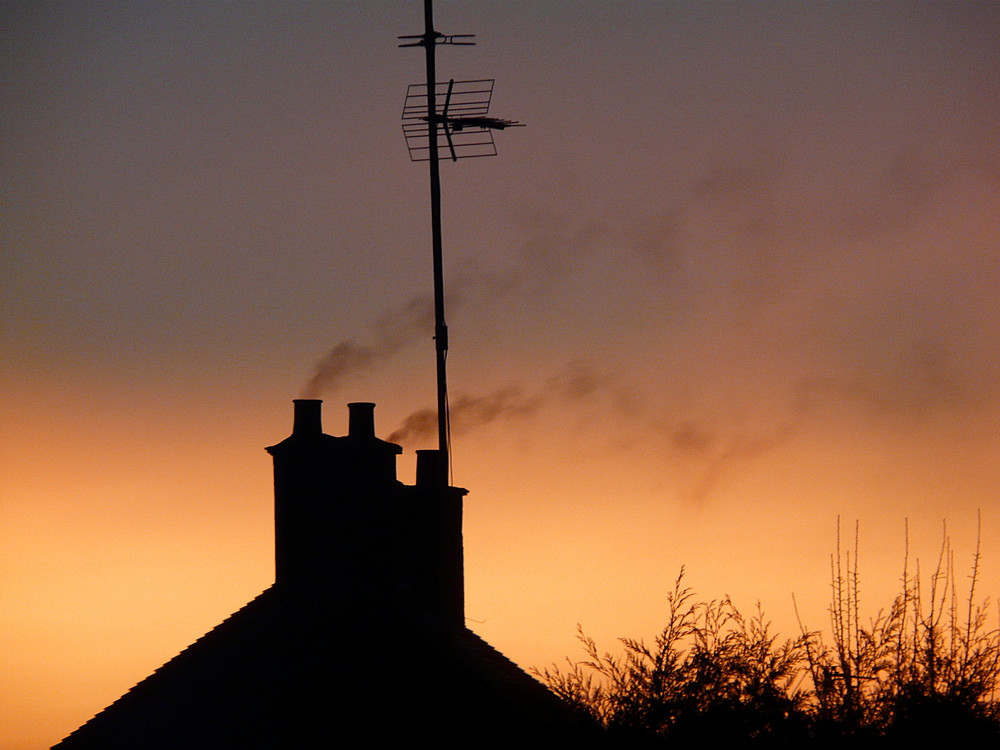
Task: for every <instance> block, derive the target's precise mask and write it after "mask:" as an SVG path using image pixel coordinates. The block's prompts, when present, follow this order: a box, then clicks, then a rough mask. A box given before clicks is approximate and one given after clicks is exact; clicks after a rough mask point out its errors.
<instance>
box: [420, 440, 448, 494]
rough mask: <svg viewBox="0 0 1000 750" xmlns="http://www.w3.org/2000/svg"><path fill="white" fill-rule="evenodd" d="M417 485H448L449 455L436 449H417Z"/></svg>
mask: <svg viewBox="0 0 1000 750" xmlns="http://www.w3.org/2000/svg"><path fill="white" fill-rule="evenodd" d="M417 486H418V487H447V486H448V464H447V457H446V455H445V454H444V453H442V452H441V451H439V450H437V449H436V448H435V449H427V450H419V451H417Z"/></svg>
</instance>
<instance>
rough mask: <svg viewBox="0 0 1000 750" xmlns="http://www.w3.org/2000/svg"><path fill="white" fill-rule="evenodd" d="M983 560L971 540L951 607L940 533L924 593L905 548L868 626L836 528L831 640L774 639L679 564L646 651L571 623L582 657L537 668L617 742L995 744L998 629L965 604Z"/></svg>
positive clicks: (949, 564) (999, 710) (951, 586)
mask: <svg viewBox="0 0 1000 750" xmlns="http://www.w3.org/2000/svg"><path fill="white" fill-rule="evenodd" d="M845 558H846V561H845ZM979 560H980V555H979V545H978V543H977V547H976V554H975V557H974V560H973V567H972V575H971V584H970V588H969V593H968V597H967V599H964V600H963V612H962V613H961V614H960V613H959V606H958V597H957V595H956V590H955V583H954V558H953V555H952V552H951V547H950V543H949V541H948V538H947V535H945V539H944V542H943V544H942V549H941V554H940V556H939V559H938V564H937V567H936V568H935V571H934V574H933V576H932V578H931V581H930V586H929V595H928V596H927V598H926V599H925V598H923V597H922V595H921V591H922V588H921V581H920V572H919V563H918V564H917V571H916V573H915V574H913V575H910V573H909V570H908V566H909V554H908V553H907V561H906V565H905V566H904V572H903V578H902V584H903V590H902V592H901V593H900V594H899V595H898V596H897V597H896V599H895V600H894V601H893V603H892V606H891V607H890V608H889V610H888V612H887V613H883V612H879V613H878V615H876V617H875V618H874V619H873V620H872V621H871V622H870V624H869V625H868V626H867V627H864V626H862V625H861V623H860V618H859V609H860V607H859V596H858V570H857V534H856V533H855V545H854V555H853V560H852V557H851V554H850V552H848V553H846V554H845V553H843V552H842V550H841V543H840V531H839V524H838V533H837V552H836V554H835V555H833V556H832V557H831V586H832V592H833V601H832V603H831V606H830V614H831V629H830V637H831V641H832V643H831V644H830V645H827V644H826V643H825V642H824V640H823V636H822V635H821V634H820V633H819V632H816V631H809V630H807V629H806V628H804V627H802V628H801V631H802V632H801V635H800V636H799V637H798V638H796V639H787V640H779V639H778V637H777V636H776V635H774V634H772V633H771V631H770V624H769V623H768V622H767V621H766V620H765V619H764V616H763V614H762V612H761V611H760V606H759V605H758V608H757V612H756V614H755V615H754V616H753V617H752V618H749V619H747V618H745V617H743V615H741V614H740V612H739V611H738V610H737V609H736V607H735V606H734V605H733V603H732V602H731V601H730V600H729V598H728V597H727V598H724V599H721V600H712V601H709V602H702V601H697V600H696V599H695V596H694V594H693V592H692V591H691V589H690V588H687V587H685V586H683V584H682V579H683V575H684V571H683V569H682V570H681V573H680V575H678V577H677V579H676V581H675V583H674V588H673V590H672V591H671V592H670V594H669V595H668V596H667V604H668V615H667V624H666V625H665V627H664V628H663V630H662V631H661V632H660V634H659V635H657V636H656V638H655V640H654V642H653V644H652V645H649V644H646V643H645V642H643V641H642V640H634V639H630V638H621V639H620V643H621V645H622V646H623V648H624V650H623V652H622V653H621V654H620V655H618V656H616V655H613V654H611V653H608V652H605V653H601V652H600V651H599V649H598V647H597V644H596V643H595V642H594V640H593V639H591V638H589V637H588V636H586V635H585V634H584V632H583V630H582V628H581V629H579V632H578V638H579V640H580V642H581V644H582V646H583V649H584V651H585V653H586V659H585V660H583V661H572V660H570V659H567V665H568V666H567V667H566V668H564V669H560V668H559V667H558V666H555V665H553V666H552V667H550V668H546V669H541V670H539V669H535V670H533V671H534V673H535V674H536V675H537V676H538V677H539V678H540V679H541V680H542V681H543V682H544V683H545V684H546V685H548V687H549V688H550V689H551V690H552V691H553V692H555V693H556V694H557V695H559V696H561V697H562V698H563V699H565V700H566V701H568V702H569V703H570V704H571V705H573V706H575V707H576V708H577V709H579V710H580V711H582V712H585V713H587V714H588V715H590V716H591V717H593V718H594V719H596V720H597V721H599V722H600V723H601V724H603V725H604V726H605V727H607V728H608V730H609V731H610V732H611V733H612V735H614V736H615V737H617V738H618V739H619V740H632V741H634V742H636V743H648V744H651V745H656V744H659V743H660V742H669V744H670V746H671V747H687V746H691V747H693V746H695V745H696V744H697V745H699V746H700V745H703V744H704V743H705V742H706V741H707V740H711V741H713V742H726V741H727V740H731V741H738V742H740V743H742V744H744V745H747V744H749V745H750V746H761V747H765V746H766V747H786V746H792V745H801V744H802V743H804V742H807V743H810V744H811V746H817V745H834V744H839V743H840V742H843V741H850V743H851V744H852V745H853V746H858V745H865V744H874V742H876V741H882V742H884V740H886V739H894V740H899V741H902V742H910V743H916V744H917V745H918V746H923V745H924V744H926V743H928V742H931V741H937V740H944V739H947V738H952V739H954V738H955V737H956V736H962V737H963V738H965V737H969V738H971V739H977V740H983V741H995V740H998V739H1000V700H998V695H997V688H998V685H1000V631H998V630H997V629H988V628H987V626H986V606H985V604H984V605H977V604H975V593H976V592H975V589H976V582H977V580H978V576H979Z"/></svg>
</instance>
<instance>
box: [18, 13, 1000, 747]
mask: <svg viewBox="0 0 1000 750" xmlns="http://www.w3.org/2000/svg"><path fill="white" fill-rule="evenodd" d="M435 20H436V26H437V29H438V30H439V31H441V32H443V33H445V34H466V33H468V34H475V35H476V42H477V45H476V46H474V47H440V48H439V49H438V72H439V76H440V78H441V79H443V80H446V79H447V78H449V77H453V78H456V79H477V78H495V79H496V88H495V94H494V98H493V106H492V109H491V113H492V114H495V115H497V116H500V117H505V118H509V119H516V120H520V121H522V122H525V123H527V127H525V128H519V129H512V130H507V131H504V132H502V133H498V134H497V136H496V138H497V146H498V150H499V152H500V154H499V156H498V157H496V158H490V159H470V160H466V161H460V162H458V163H451V162H447V163H444V164H443V165H442V184H443V191H444V198H443V206H444V255H445V277H446V286H447V293H448V322H449V327H450V334H451V335H450V338H451V351H450V355H449V384H450V391H451V395H452V408H453V442H454V449H453V459H454V478H455V483H456V484H457V485H459V486H463V487H466V488H468V489H469V495H468V498H467V501H466V506H465V507H466V509H465V550H466V586H467V602H466V614H467V616H468V624H469V626H470V627H471V628H472V629H473V630H475V631H476V632H477V633H479V634H480V635H482V636H483V637H484V638H486V640H488V641H489V642H490V643H491V644H493V645H494V646H496V647H497V648H498V649H500V650H501V651H503V652H504V653H505V654H507V655H508V656H510V657H511V658H512V659H514V660H515V661H517V662H518V663H519V664H521V665H522V666H523V667H525V668H528V667H531V666H533V665H536V666H544V665H547V664H549V663H551V662H553V661H559V660H562V659H563V657H564V656H567V655H572V656H576V655H577V654H578V649H577V646H576V643H575V640H574V633H575V628H576V624H577V623H581V624H582V625H583V627H584V629H585V630H586V631H587V632H588V633H589V634H590V635H592V636H594V637H596V638H597V640H598V642H599V643H600V644H602V645H605V646H607V647H609V648H610V647H613V646H614V638H615V637H617V636H620V635H629V636H636V637H638V636H644V637H647V638H648V637H651V636H652V635H653V634H654V633H655V632H656V631H657V630H658V629H659V627H660V626H661V625H662V624H663V623H664V613H665V603H666V594H667V592H668V591H669V590H670V589H671V588H672V585H673V580H674V578H675V577H676V576H677V574H678V572H679V571H680V569H681V566H685V570H686V573H685V580H686V581H687V583H688V584H689V585H690V586H692V587H693V588H694V589H695V590H696V591H697V592H698V593H699V594H701V595H702V596H704V597H706V598H712V597H720V596H722V595H725V594H730V595H731V596H732V597H733V599H734V601H735V603H736V604H737V606H739V607H740V608H741V609H746V610H752V609H753V608H754V605H755V602H756V601H757V600H758V599H759V600H760V602H761V605H762V607H763V608H764V610H765V612H766V613H767V614H769V615H770V617H771V619H773V621H774V624H775V627H776V629H777V630H778V631H779V632H780V633H781V634H783V635H786V636H794V635H795V634H796V632H795V631H796V628H797V624H796V618H795V612H794V609H793V603H792V594H793V593H794V594H795V597H796V599H797V601H798V609H799V613H800V615H801V616H802V619H803V620H804V622H805V624H806V625H807V626H809V627H811V628H821V627H825V626H826V625H827V622H828V614H827V606H828V600H829V577H830V555H831V553H832V552H834V550H835V548H836V533H837V523H838V517H839V518H840V519H841V520H840V523H841V527H842V537H843V538H844V540H846V541H847V542H849V544H850V545H853V534H854V524H855V521H857V522H858V524H859V527H860V542H859V549H860V570H859V572H860V577H861V597H862V616H863V618H868V617H871V616H873V615H874V614H875V613H876V611H877V610H878V609H879V608H883V607H887V606H888V605H889V603H890V601H891V597H892V596H893V594H894V593H895V592H896V590H897V586H898V582H899V578H900V575H901V573H902V569H903V563H904V550H905V545H906V525H907V519H908V524H909V548H910V554H911V572H912V571H913V560H914V558H917V557H919V558H920V561H921V568H920V570H921V572H922V574H923V575H924V576H925V578H929V576H930V572H931V571H932V570H933V567H934V564H935V563H936V561H937V555H938V550H939V546H940V542H941V538H942V524H943V523H944V522H945V521H947V530H948V534H949V536H950V537H951V541H952V548H953V550H954V552H955V565H956V581H957V582H958V584H959V587H960V589H961V590H962V591H964V590H966V588H965V587H966V586H967V584H968V578H967V575H968V572H969V570H970V567H971V562H972V556H973V553H974V551H975V540H976V528H977V521H976V518H977V510H981V513H982V554H983V560H982V575H981V580H980V581H979V589H978V592H977V597H978V598H986V597H991V598H993V602H992V603H991V605H990V607H991V609H990V612H991V617H992V618H993V619H991V624H996V623H997V620H996V618H997V612H998V607H997V602H996V600H995V597H996V596H997V595H998V594H1000V503H998V492H1000V489H998V488H1000V429H998V428H1000V330H998V328H1000V325H998V321H1000V301H998V291H997V290H998V289H1000V219H998V217H1000V62H998V60H1000V55H998V50H1000V5H998V4H996V3H940V4H934V3H892V4H888V3H849V2H836V3H834V2H829V3H799V2H794V3H793V2H788V3H781V2H768V3H758V2H739V3H736V2H733V3H720V2H705V3H701V2H699V3H670V2H664V0H657V1H656V2H637V1H636V0H631V1H630V2H628V3H610V2H598V1H596V0H594V1H590V2H585V1H582V0H581V1H578V2H546V3H543V2H510V1H504V2H447V1H445V0H441V1H440V2H438V3H437V4H436V7H435ZM422 31H423V11H422V2H421V1H420V0H407V1H406V2H381V1H380V2H377V3H367V2H365V3H362V2H312V3H306V2H295V3H277V2H259V3H221V2H186V3H173V2H143V3H90V2H88V3H75V2H62V3H47V2H39V3H35V2H4V3H3V4H2V5H0V60H2V63H0V65H2V70H0V73H2V80H3V86H2V87H0V103H2V118H3V134H4V135H3V137H2V138H0V153H2V165H3V166H2V171H0V186H2V188H0V196H2V201H0V212H2V214H0V243H2V248H3V273H2V274H0V284H2V304H3V313H2V326H3V327H2V334H3V361H4V366H3V367H2V369H0V377H2V382H0V429H2V435H0V457H2V471H0V497H2V499H0V529H2V542H0V571H2V574H0V695H2V696H4V697H3V700H2V701H0V747H2V748H4V750H22V749H25V748H36V747H45V746H48V745H50V744H52V743H53V742H55V741H57V740H58V739H60V738H61V737H62V736H64V735H66V734H67V733H68V732H70V731H71V730H73V729H75V728H76V727H77V726H79V725H80V724H81V723H83V722H84V721H86V720H87V719H88V718H90V717H91V716H92V715H93V714H94V713H96V712H97V711H99V710H100V709H102V708H104V707H105V706H106V705H108V704H109V703H110V702H111V701H113V700H114V699H116V698H117V697H118V696H120V695H121V694H122V693H123V692H124V691H125V690H127V689H128V688H129V687H131V686H132V685H133V684H135V683H136V682H138V681H139V680H140V679H142V678H144V677H145V676H147V675H148V674H149V673H150V672H151V671H152V670H153V669H154V668H156V667H158V666H159V665H160V664H162V663H163V662H165V661H166V660H168V659H169V658H171V657H172V656H173V655H175V654H176V653H177V652H178V651H180V650H181V649H183V648H184V647H186V646H187V645H189V644H190V643H191V642H192V641H194V640H195V639H196V638H197V637H199V636H200V635H202V634H203V633H205V632H206V631H208V630H210V629H211V628H212V627H214V626H215V625H217V624H218V623H219V622H221V621H222V619H224V618H225V617H226V616H227V615H228V614H230V613H231V612H233V611H235V610H236V609H238V608H239V607H240V606H242V605H243V604H244V603H246V602H247V601H248V600H249V599H251V598H252V597H254V596H255V595H256V594H257V593H259V592H260V591H261V590H263V589H264V588H266V587H267V586H268V585H269V584H270V583H271V582H272V581H273V575H274V567H273V518H272V510H273V509H272V502H273V494H272V484H271V462H270V457H269V456H268V455H267V454H266V453H265V452H264V447H265V446H268V445H273V444H274V443H277V442H278V441H280V440H281V439H283V438H284V437H285V436H287V435H288V433H289V432H290V430H291V420H292V404H291V402H292V399H294V398H298V397H300V396H302V395H304V394H306V393H308V392H309V388H310V382H311V381H312V380H313V378H314V375H315V373H316V366H317V363H319V362H321V361H323V360H324V358H325V357H327V355H328V353H330V352H331V351H335V352H337V353H338V354H337V356H339V357H340V359H337V356H335V357H334V358H333V359H328V360H327V361H328V364H330V365H331V368H332V370H331V371H330V372H328V373H327V374H328V377H326V378H324V379H322V380H321V381H320V389H321V395H322V398H323V399H324V426H325V428H326V431H327V432H329V433H331V434H343V433H344V432H346V427H347V409H346V404H347V403H348V402H350V401H374V402H376V403H377V404H378V407H377V409H376V427H377V430H378V432H379V434H380V436H382V437H387V436H389V435H390V434H393V433H396V435H397V437H398V438H399V441H400V442H401V444H402V445H403V447H404V455H403V456H402V457H401V459H400V477H401V478H402V479H403V480H404V481H406V482H407V483H411V482H412V481H413V476H412V474H413V464H414V461H413V458H412V457H413V449H414V448H419V447H432V446H433V443H434V438H433V436H431V435H423V434H421V433H420V432H419V431H413V430H407V429H405V425H406V424H407V417H408V416H410V415H412V414H414V413H417V412H420V411H421V410H423V409H426V408H428V407H431V406H432V405H433V403H434V353H433V342H432V341H431V331H430V329H429V326H428V325H426V318H427V311H428V309H429V307H428V306H429V299H430V294H431V278H432V277H431V258H430V209H429V194H428V178H427V169H426V165H425V164H416V163H411V162H410V160H409V157H408V155H407V151H406V147H405V143H404V140H403V134H402V131H401V128H400V113H401V110H402V106H403V99H404V95H405V92H406V87H407V85H408V84H410V83H419V82H421V81H422V80H423V70H424V69H423V51H422V50H420V49H399V48H397V39H396V37H397V36H398V35H401V34H418V33H421V32H422ZM338 363H340V364H343V365H344V366H343V367H341V368H340V369H337V367H336V365H337V364H338ZM852 554H853V553H852Z"/></svg>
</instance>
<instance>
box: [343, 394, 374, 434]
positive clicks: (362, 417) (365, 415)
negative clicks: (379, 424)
mask: <svg viewBox="0 0 1000 750" xmlns="http://www.w3.org/2000/svg"><path fill="white" fill-rule="evenodd" d="M347 408H348V414H349V418H348V422H347V434H348V436H349V437H352V438H373V437H375V404H373V403H371V402H369V401H355V402H354V403H352V404H348V405H347Z"/></svg>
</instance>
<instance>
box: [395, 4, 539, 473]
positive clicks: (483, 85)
mask: <svg viewBox="0 0 1000 750" xmlns="http://www.w3.org/2000/svg"><path fill="white" fill-rule="evenodd" d="M473 36H474V35H473V34H455V35H453V36H445V35H444V34H441V33H440V32H438V31H435V30H434V11H433V4H432V0H424V33H423V34H417V35H412V36H401V37H399V38H400V39H401V40H405V41H403V42H402V43H401V44H400V45H399V46H400V47H423V48H424V51H425V52H426V55H427V83H426V84H413V85H411V86H410V87H409V88H408V89H407V91H406V101H405V103H404V105H403V135H404V137H405V138H406V146H407V149H408V150H409V152H410V160H411V161H427V162H429V163H430V176H431V237H432V252H433V258H434V343H435V351H436V359H437V417H438V419H437V422H438V449H439V451H440V452H441V454H442V456H443V458H442V463H443V465H444V466H445V467H447V468H448V470H447V471H446V472H445V481H446V482H447V481H448V475H449V474H450V466H451V464H450V448H451V430H450V424H449V417H448V378H447V375H446V369H445V366H446V363H447V360H448V326H447V324H446V323H445V317H444V263H443V260H442V250H441V245H442V240H441V170H440V158H439V154H438V150H439V148H440V147H441V146H442V144H441V143H440V138H441V136H443V137H444V144H443V145H445V146H446V147H447V148H448V153H449V154H450V156H451V158H452V161H458V159H459V158H465V157H470V156H494V155H496V147H495V145H494V143H493V133H492V131H493V130H503V129H504V128H507V127H514V126H520V125H521V123H518V122H514V121H512V120H501V119H499V118H495V117H487V116H486V113H487V112H488V111H489V106H490V99H491V98H492V96H493V81H492V80H482V81H455V80H449V81H448V83H447V84H446V85H445V86H446V87H445V88H443V90H439V86H438V83H437V72H436V70H435V65H434V50H435V48H436V47H437V45H439V44H454V45H474V44H475V42H474V41H472V39H473ZM438 94H442V95H443V96H444V106H443V107H442V109H441V111H440V112H439V111H438V105H437V99H438Z"/></svg>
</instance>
